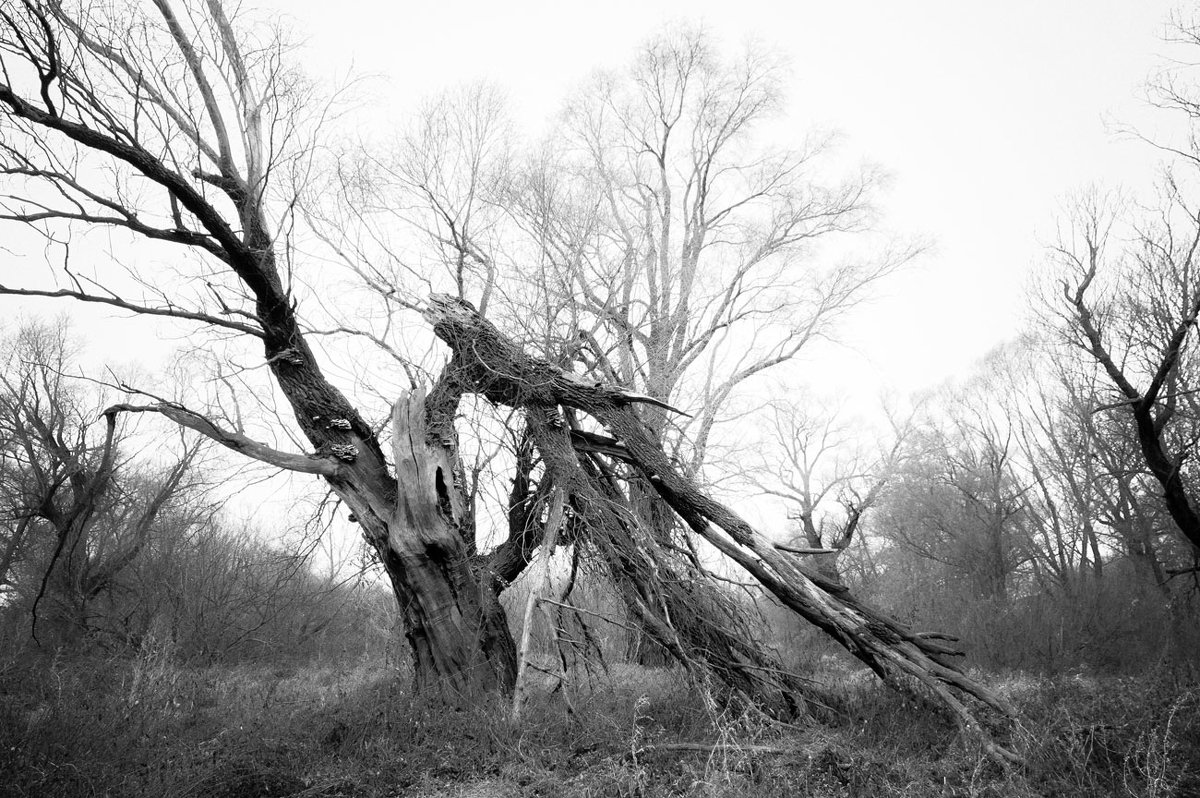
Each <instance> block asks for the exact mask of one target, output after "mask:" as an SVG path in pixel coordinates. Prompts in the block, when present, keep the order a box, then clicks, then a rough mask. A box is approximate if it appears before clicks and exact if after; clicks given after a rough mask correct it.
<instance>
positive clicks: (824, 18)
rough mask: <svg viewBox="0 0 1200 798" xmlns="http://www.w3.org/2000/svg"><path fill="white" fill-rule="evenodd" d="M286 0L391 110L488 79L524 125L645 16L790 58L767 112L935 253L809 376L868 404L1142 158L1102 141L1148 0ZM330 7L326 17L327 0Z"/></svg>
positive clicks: (1142, 151) (985, 335)
mask: <svg viewBox="0 0 1200 798" xmlns="http://www.w3.org/2000/svg"><path fill="white" fill-rule="evenodd" d="M398 5H399V7H400V8H401V10H395V9H396V8H397V4H391V3H381V2H373V1H372V0H341V1H340V2H338V3H337V4H336V5H331V4H327V3H324V2H321V3H312V2H305V3H286V4H281V6H286V8H287V13H288V14H289V15H291V16H292V17H294V19H295V21H296V29H297V32H303V31H308V44H307V47H308V49H309V52H310V53H311V55H312V56H313V58H312V60H311V62H310V64H311V67H310V68H311V69H312V71H313V72H314V73H315V74H317V75H318V76H321V75H320V74H319V70H328V74H329V75H330V76H332V75H333V74H334V73H335V72H337V71H339V70H342V71H344V70H345V68H346V66H347V65H348V64H349V63H351V62H353V64H354V67H355V69H356V70H357V71H359V72H361V73H369V74H377V75H380V76H383V77H384V78H385V79H386V83H381V84H378V86H377V88H378V90H379V95H378V96H382V97H386V98H388V99H389V100H390V101H391V102H393V103H394V104H395V106H396V107H403V106H404V105H405V104H407V103H410V102H412V101H413V100H415V99H416V98H419V97H420V96H422V95H423V94H428V93H433V92H436V91H438V90H439V89H442V88H444V87H447V86H453V85H455V84H458V83H463V82H468V81H471V80H476V79H479V78H487V79H489V80H491V81H494V82H495V83H497V84H499V85H500V86H502V87H504V88H505V89H506V90H507V91H508V92H509V96H510V99H511V100H512V102H513V105H514V108H515V110H516V112H517V113H518V117H519V118H520V119H521V120H523V121H524V122H525V123H526V124H527V126H528V127H529V128H531V129H533V130H537V129H538V128H539V127H540V125H541V122H542V121H543V120H545V119H547V118H548V116H549V115H551V114H553V113H555V111H556V110H557V108H558V107H559V103H560V102H561V101H562V99H563V98H564V97H565V96H566V95H567V94H568V93H569V92H570V91H571V90H572V88H573V87H574V86H576V85H578V84H579V83H580V82H581V81H582V80H583V79H584V78H585V77H586V76H587V75H588V74H589V72H591V71H592V70H593V69H595V68H597V67H619V66H621V65H622V64H623V63H625V62H626V61H627V60H628V58H629V56H630V55H631V53H632V51H633V49H634V48H635V47H636V46H637V45H638V44H639V43H640V42H641V41H643V40H644V39H646V38H648V37H649V36H651V35H653V34H654V33H655V32H657V31H658V30H659V29H660V28H661V26H663V25H664V24H669V23H672V22H677V21H681V20H686V21H690V22H698V23H700V24H702V25H704V27H705V28H707V29H708V30H709V31H710V32H712V33H715V34H716V35H717V36H718V37H719V38H720V39H722V40H723V41H724V42H725V43H726V44H728V45H730V46H736V45H737V44H739V43H740V42H741V41H742V40H744V39H746V38H747V37H750V38H754V39H758V40H759V41H761V42H762V43H763V44H766V45H768V46H771V47H775V48H778V49H779V50H780V51H782V52H783V53H785V54H787V56H788V57H789V58H790V61H791V63H792V68H793V75H794V83H793V92H792V102H791V103H790V107H789V117H788V119H787V122H786V124H787V125H790V126H791V127H792V128H793V129H794V130H795V131H796V135H797V138H799V137H801V136H802V135H803V133H804V131H806V130H808V129H809V128H810V127H812V126H814V125H817V126H823V127H834V128H836V129H838V130H840V131H842V133H843V134H844V143H843V146H844V148H845V150H846V152H847V153H849V154H850V155H851V156H852V157H856V158H859V159H867V160H870V161H872V162H874V163H877V164H879V165H881V166H882V167H884V169H886V170H887V171H888V173H889V174H891V176H892V178H893V182H892V186H891V191H890V192H889V196H888V204H887V208H888V214H887V217H886V219H887V222H888V225H889V226H890V227H891V228H893V229H896V230H898V231H901V232H909V233H917V234H922V235H925V236H927V237H929V238H930V239H931V240H932V241H933V242H934V244H935V248H934V251H933V252H932V253H930V254H929V255H927V256H925V257H924V258H923V259H922V260H921V261H920V262H919V264H918V265H917V267H916V268H914V269H913V270H911V271H910V272H909V273H908V274H907V275H905V276H903V277H901V278H899V279H896V280H894V281H893V282H892V283H891V284H890V285H889V286H887V287H886V288H885V290H884V292H883V296H882V297H881V299H880V301H878V302H876V303H874V304H873V305H872V306H871V307H870V308H869V309H868V310H867V311H866V312H865V313H860V315H859V316H858V317H857V318H856V319H855V320H854V322H853V324H849V325H847V326H846V328H845V332H844V340H845V342H846V343H848V344H851V345H852V346H853V348H854V351H855V352H856V353H857V354H853V353H847V352H846V351H845V350H843V351H841V352H838V353H831V352H827V353H826V355H827V356H826V357H823V358H821V359H820V360H818V361H816V362H813V363H812V365H811V370H810V372H809V374H811V377H809V378H808V381H809V382H811V383H813V384H814V385H815V386H819V385H820V384H822V383H823V382H825V381H826V379H828V380H831V381H834V382H836V383H843V384H846V386H847V388H848V387H850V386H851V385H857V386H859V389H860V390H866V391H867V392H869V393H871V394H874V393H875V392H876V390H877V389H878V388H879V387H881V386H890V387H893V388H895V389H897V390H901V391H908V390H912V389H917V388H922V387H927V386H929V385H931V384H934V383H937V382H940V381H942V380H944V379H945V378H947V377H949V376H951V375H954V374H956V373H960V372H962V371H964V370H966V369H968V368H969V367H970V365H971V364H972V363H973V362H974V361H975V360H977V359H978V358H979V357H981V356H982V355H983V354H985V353H986V352H987V351H988V350H989V349H991V348H992V347H993V346H995V345H996V344H997V343H999V342H1001V341H1002V340H1004V339H1006V338H1008V337H1010V336H1012V335H1013V333H1014V332H1015V331H1016V329H1017V328H1018V326H1019V325H1020V321H1021V317H1022V313H1023V305H1024V294H1023V292H1024V288H1025V283H1026V279H1027V275H1028V272H1029V269H1030V267H1031V266H1032V265H1033V264H1034V263H1035V262H1036V261H1037V259H1038V258H1039V256H1040V252H1041V249H1042V245H1043V244H1044V243H1046V242H1047V241H1048V240H1049V239H1050V238H1051V236H1052V234H1053V230H1054V218H1055V215H1056V212H1057V209H1058V204H1059V202H1060V200H1061V198H1062V197H1063V195H1064V194H1066V193H1068V192H1070V191H1072V190H1075V189H1077V188H1080V187H1082V186H1083V185H1085V184H1087V183H1089V182H1099V183H1101V184H1109V183H1114V184H1116V183H1133V184H1139V186H1140V185H1144V184H1145V182H1146V181H1147V179H1148V178H1149V177H1151V176H1152V174H1153V171H1154V165H1155V163H1156V161H1157V156H1156V155H1155V154H1154V153H1152V152H1151V151H1150V150H1149V149H1148V148H1147V147H1145V146H1144V145H1141V144H1137V143H1134V142H1132V141H1129V140H1122V139H1120V138H1119V137H1117V136H1116V135H1114V134H1113V133H1111V132H1109V128H1110V125H1107V124H1106V120H1112V121H1118V122H1122V123H1125V124H1132V125H1134V126H1136V127H1138V128H1139V129H1149V128H1150V126H1151V125H1152V124H1153V123H1154V121H1155V117H1154V116H1153V115H1152V114H1151V113H1150V111H1149V109H1148V108H1147V107H1146V105H1145V104H1144V103H1143V102H1142V101H1141V100H1140V99H1139V90H1140V87H1141V85H1142V83H1143V82H1144V80H1145V78H1146V77H1147V75H1148V74H1149V73H1150V72H1151V71H1152V70H1153V69H1154V68H1155V67H1156V66H1157V65H1158V64H1160V63H1161V62H1160V60H1159V56H1160V55H1161V53H1163V52H1164V51H1165V49H1166V47H1165V46H1164V45H1163V44H1162V42H1161V36H1162V33H1163V31H1164V22H1165V20H1166V18H1167V16H1168V14H1169V12H1170V11H1171V10H1172V9H1173V8H1174V7H1175V4H1174V3H1170V2H1164V1H1163V0H1124V1H1117V0H1017V1H1016V2H1006V3H983V2H970V1H968V0H908V2H901V3H898V2H894V0H891V1H888V0H870V1H869V2H863V1H860V2H853V3H836V2H828V0H825V1H824V2H811V1H808V2H779V1H777V0H774V1H773V0H737V1H736V2H729V1H728V0H727V1H725V2H718V1H717V0H669V1H667V0H654V1H648V0H637V1H636V2H635V1H634V0H617V1H616V2H608V3H603V4H595V3H581V2H562V1H561V0H560V1H559V2H549V1H544V2H540V1H538V0H508V1H507V2H504V3H495V2H491V3H481V2H454V1H453V0H449V1H447V2H440V3H411V4H398ZM332 8H336V9H337V13H333V12H332V11H331V9H332Z"/></svg>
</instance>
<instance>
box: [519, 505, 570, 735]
mask: <svg viewBox="0 0 1200 798" xmlns="http://www.w3.org/2000/svg"><path fill="white" fill-rule="evenodd" d="M563 507H564V502H563V493H562V490H560V489H557V488H556V489H555V491H554V496H553V498H551V500H550V511H549V515H548V516H547V517H546V533H545V535H543V536H542V562H541V567H540V568H539V569H538V572H537V574H536V575H535V576H533V577H532V578H531V579H530V585H529V596H528V597H527V598H526V600H525V615H524V617H523V618H522V619H521V643H520V645H518V646H517V678H516V684H515V685H514V686H513V700H512V720H513V722H514V723H516V722H518V721H519V720H520V719H521V709H522V707H524V705H525V699H526V693H527V687H528V685H527V684H526V679H525V668H526V665H528V664H529V642H530V640H531V639H532V635H533V613H534V610H535V609H537V605H538V602H539V600H540V599H541V594H542V591H543V590H549V588H550V558H551V557H553V556H554V547H555V546H556V545H557V543H558V530H559V527H561V526H562V522H563Z"/></svg>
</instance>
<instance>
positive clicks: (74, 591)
mask: <svg viewBox="0 0 1200 798" xmlns="http://www.w3.org/2000/svg"><path fill="white" fill-rule="evenodd" d="M5 343H6V344H8V346H7V347H6V348H7V349H8V357H7V359H6V362H5V363H4V370H3V373H2V374H0V473H2V474H3V478H2V479H0V495H2V496H3V503H4V508H3V513H4V517H3V533H2V534H3V537H4V539H5V546H4V552H3V560H0V585H5V586H7V587H9V588H11V589H12V590H13V592H15V593H16V594H17V596H18V597H19V598H20V599H21V600H22V601H21V604H22V606H23V608H26V609H28V610H29V611H30V612H31V615H32V626H31V631H32V633H33V636H34V638H35V639H38V621H39V618H43V617H45V618H48V619H50V621H51V623H50V624H49V625H50V626H51V628H52V629H53V630H54V631H55V634H56V636H57V638H58V640H59V642H60V643H61V642H67V641H70V640H77V639H79V638H80V637H82V636H84V635H87V634H88V633H90V632H92V631H96V630H99V629H101V628H102V627H103V624H102V623H99V622H98V621H99V620H102V616H103V613H102V612H100V611H98V610H97V605H98V604H99V601H100V600H101V599H103V598H105V597H107V596H111V595H112V594H113V593H115V592H118V588H119V587H121V580H122V579H123V577H124V576H125V573H126V572H127V571H128V570H130V569H131V566H133V565H135V564H136V561H137V560H138V559H139V558H140V557H141V556H142V554H143V552H144V551H145V550H146V547H147V545H148V544H149V543H150V541H151V538H152V535H153V534H155V533H156V532H158V531H159V522H160V519H161V517H162V516H163V515H164V514H165V513H169V512H172V511H173V510H175V509H176V508H178V507H180V506H182V505H184V504H186V503H188V502H193V501H197V500H199V499H202V495H201V494H202V492H203V478H202V476H200V474H199V473H198V469H197V468H196V466H197V464H198V455H199V454H200V452H201V449H202V445H201V441H200V440H193V441H181V446H180V449H181V453H180V454H179V456H178V458H177V459H174V460H169V459H168V461H167V462H160V463H151V464H147V463H145V462H144V460H145V458H141V459H142V460H143V463H141V464H139V463H138V462H137V460H138V459H139V458H138V457H137V452H129V451H125V450H126V449H129V448H133V447H132V444H130V436H129V434H128V431H127V430H126V429H125V425H124V424H122V423H119V422H118V419H117V418H116V414H115V413H107V414H105V415H104V416H103V417H101V415H100V413H99V408H96V407H93V406H91V403H90V402H89V401H88V399H89V398H92V399H94V398H95V397H87V396H86V395H85V394H84V392H82V391H81V390H78V389H77V388H76V387H75V386H72V385H71V381H70V377H69V376H68V375H67V373H66V371H67V369H68V368H70V367H71V365H72V360H73V353H72V351H71V349H72V345H71V343H70V340H69V336H68V332H67V328H66V325H65V324H63V323H59V324H58V325H56V326H53V327H51V326H39V325H28V326H25V327H23V328H21V329H20V330H19V331H18V332H17V333H15V334H14V335H13V336H12V337H11V338H9V339H8V341H6V342H5ZM169 448H170V447H161V451H168V450H169ZM14 566H18V567H17V568H15V569H14ZM15 572H19V573H20V577H19V578H18V577H16V576H15Z"/></svg>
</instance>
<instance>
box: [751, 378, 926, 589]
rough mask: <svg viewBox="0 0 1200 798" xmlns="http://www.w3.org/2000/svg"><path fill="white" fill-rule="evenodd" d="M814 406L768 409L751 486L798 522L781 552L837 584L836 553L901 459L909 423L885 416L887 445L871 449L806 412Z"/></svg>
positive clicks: (830, 417) (837, 423) (848, 428)
mask: <svg viewBox="0 0 1200 798" xmlns="http://www.w3.org/2000/svg"><path fill="white" fill-rule="evenodd" d="M814 404H818V403H817V402H814V401H813V399H812V398H803V399H801V400H793V401H777V402H775V403H773V404H772V406H771V421H772V426H771V432H770V439H769V440H768V441H765V442H764V451H763V452H762V453H761V454H762V463H761V466H760V467H759V468H758V469H756V470H757V475H756V476H755V478H754V483H755V485H756V486H757V487H758V488H759V489H760V490H761V491H762V492H763V493H764V494H766V495H769V496H775V497H778V498H779V499H782V500H783V501H784V503H785V504H786V505H787V507H788V517H789V518H791V519H793V520H795V521H796V522H797V535H796V539H795V540H794V541H793V542H790V543H789V544H788V546H787V548H786V549H785V550H786V551H790V552H792V553H795V554H802V555H804V556H807V557H810V558H811V559H812V562H813V563H814V564H815V566H816V568H817V570H818V571H820V572H821V573H822V574H823V575H824V576H826V577H827V578H828V579H830V580H831V581H833V582H839V583H840V582H841V581H842V574H841V570H840V568H839V566H838V561H839V558H840V555H841V554H842V553H843V552H844V551H846V549H847V548H848V547H849V546H850V544H851V543H852V542H854V541H855V539H856V538H855V535H856V534H858V533H860V532H861V529H860V527H861V526H862V522H863V516H864V514H865V513H867V512H868V511H870V510H871V509H872V508H873V507H874V506H875V505H876V504H877V503H878V502H879V500H880V497H881V496H882V495H883V492H884V489H885V488H886V487H887V484H888V482H889V481H890V479H891V478H892V476H893V475H894V474H895V473H896V471H897V470H898V469H899V468H900V467H901V465H902V464H903V462H904V460H905V459H907V457H908V455H909V453H908V451H907V449H906V444H907V443H909V439H910V435H911V434H912V432H913V423H912V422H913V419H912V417H911V416H910V417H909V418H907V419H899V418H896V417H892V418H891V421H892V422H893V423H892V429H891V430H890V432H891V436H890V441H888V440H887V439H885V440H883V441H880V445H879V449H880V450H879V451H877V452H870V451H869V450H867V451H864V450H863V444H862V443H861V442H858V441H855V440H854V436H855V432H856V429H855V427H854V425H852V424H850V423H849V422H846V421H842V420H839V419H838V418H837V416H836V415H835V414H834V413H833V412H830V413H828V414H826V415H824V416H822V415H818V414H817V413H815V412H813V411H811V410H808V409H806V408H807V407H809V406H811V405H814ZM835 504H836V508H835V507H833V506H832V505H835Z"/></svg>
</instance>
